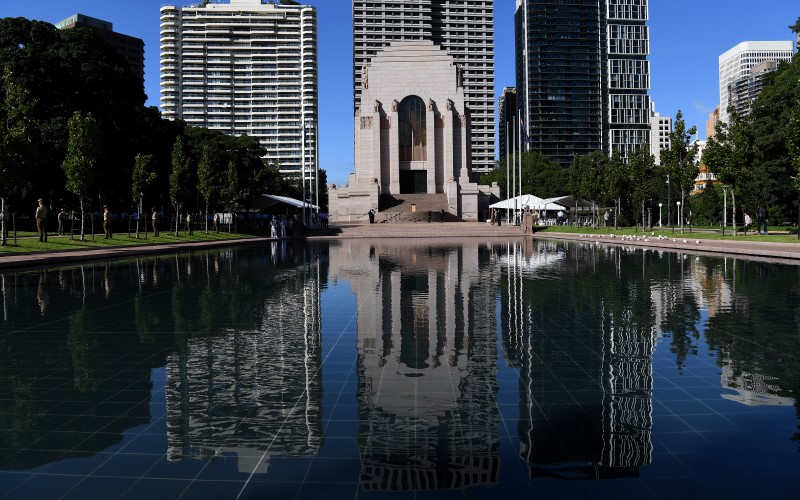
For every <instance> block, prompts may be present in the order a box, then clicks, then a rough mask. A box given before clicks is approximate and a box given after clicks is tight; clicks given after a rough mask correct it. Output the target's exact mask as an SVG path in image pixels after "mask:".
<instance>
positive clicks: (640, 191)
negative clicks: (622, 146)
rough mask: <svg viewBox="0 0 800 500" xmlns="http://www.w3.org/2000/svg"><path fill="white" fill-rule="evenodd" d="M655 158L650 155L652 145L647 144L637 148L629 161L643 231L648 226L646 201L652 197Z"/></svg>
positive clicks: (630, 176)
mask: <svg viewBox="0 0 800 500" xmlns="http://www.w3.org/2000/svg"><path fill="white" fill-rule="evenodd" d="M655 164H656V161H655V158H653V155H651V154H650V145H649V144H647V143H645V144H642V145H641V146H639V147H638V148H636V149H635V150H634V151H633V152H632V153H631V155H630V158H629V159H628V172H629V179H630V182H631V186H632V188H633V192H632V193H631V194H632V196H633V204H634V206H636V207H637V209H640V211H639V215H640V217H641V219H642V229H644V228H645V227H646V226H647V217H646V216H645V214H646V212H645V201H648V200H649V199H650V198H651V197H652V193H653V191H652V183H651V182H650V180H651V179H652V178H653V172H654V171H655Z"/></svg>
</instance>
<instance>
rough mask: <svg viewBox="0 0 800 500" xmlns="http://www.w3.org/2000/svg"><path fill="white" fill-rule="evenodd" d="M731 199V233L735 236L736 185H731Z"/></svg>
mask: <svg viewBox="0 0 800 500" xmlns="http://www.w3.org/2000/svg"><path fill="white" fill-rule="evenodd" d="M731 188H732V189H731V201H732V202H733V235H734V236H736V187H735V186H731Z"/></svg>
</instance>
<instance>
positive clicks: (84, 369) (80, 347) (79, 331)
mask: <svg viewBox="0 0 800 500" xmlns="http://www.w3.org/2000/svg"><path fill="white" fill-rule="evenodd" d="M94 345H95V341H94V339H93V338H91V333H90V330H89V325H88V324H87V313H86V310H85V309H81V310H78V311H75V312H73V313H72V314H70V316H69V335H68V337H67V346H68V347H69V352H70V354H71V355H72V369H73V372H74V375H73V379H74V383H75V388H76V389H78V390H79V391H81V392H86V391H93V390H95V389H96V388H97V378H96V377H95V376H93V375H92V373H91V370H92V367H93V364H92V360H91V356H92V348H93V347H94Z"/></svg>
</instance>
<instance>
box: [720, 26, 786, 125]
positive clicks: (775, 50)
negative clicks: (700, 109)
mask: <svg viewBox="0 0 800 500" xmlns="http://www.w3.org/2000/svg"><path fill="white" fill-rule="evenodd" d="M792 54H793V47H792V42H791V41H772V42H742V43H740V44H738V45H736V46H735V47H733V48H732V49H730V50H728V51H727V52H725V53H724V54H722V55H721V56H719V102H720V104H719V118H720V120H721V121H723V122H725V123H727V122H728V107H729V106H730V105H731V100H730V85H731V84H732V83H734V82H736V81H737V80H741V79H742V78H746V77H749V76H750V75H751V73H752V69H753V67H755V66H757V65H759V64H761V63H763V62H766V61H775V62H781V61H791V60H792Z"/></svg>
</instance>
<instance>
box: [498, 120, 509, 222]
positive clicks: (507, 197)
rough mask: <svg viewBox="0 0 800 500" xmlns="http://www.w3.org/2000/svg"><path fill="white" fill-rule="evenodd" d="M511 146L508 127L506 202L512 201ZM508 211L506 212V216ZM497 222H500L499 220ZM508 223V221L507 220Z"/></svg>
mask: <svg viewBox="0 0 800 500" xmlns="http://www.w3.org/2000/svg"><path fill="white" fill-rule="evenodd" d="M510 146H511V144H510V143H509V142H508V127H506V200H509V199H511V196H510V194H511V191H510V189H511V167H510V165H511V153H510V152H509V150H510ZM507 213H508V210H506V214H507ZM497 220H500V219H499V218H498V219H497ZM506 223H508V220H506Z"/></svg>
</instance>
